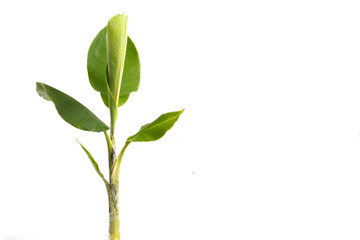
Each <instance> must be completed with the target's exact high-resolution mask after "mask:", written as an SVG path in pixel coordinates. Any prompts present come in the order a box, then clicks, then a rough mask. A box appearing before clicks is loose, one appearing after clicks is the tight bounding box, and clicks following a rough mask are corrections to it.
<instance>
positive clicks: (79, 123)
mask: <svg viewBox="0 0 360 240" xmlns="http://www.w3.org/2000/svg"><path fill="white" fill-rule="evenodd" d="M36 91H37V92H38V94H39V95H40V96H41V97H42V98H44V99H45V100H48V101H52V102H53V103H54V105H55V108H56V110H57V112H58V113H59V115H60V116H61V117H62V118H63V119H64V120H65V121H66V122H67V123H69V124H70V125H72V126H74V127H76V128H78V129H81V130H84V131H91V132H103V131H106V130H108V129H109V127H108V126H107V125H106V124H105V123H103V122H102V121H101V120H100V119H99V118H98V117H97V116H96V115H95V114H94V113H92V112H91V111H90V110H89V109H88V108H86V107H85V106H84V105H82V104H81V103H80V102H78V101H77V100H75V99H74V98H72V97H70V96H69V95H67V94H65V93H63V92H61V91H59V90H57V89H56V88H53V87H51V86H49V85H46V84H44V83H40V82H37V83H36Z"/></svg>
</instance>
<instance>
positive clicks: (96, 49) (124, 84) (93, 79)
mask: <svg viewBox="0 0 360 240" xmlns="http://www.w3.org/2000/svg"><path fill="white" fill-rule="evenodd" d="M106 33H107V27H104V28H103V29H102V30H101V31H100V32H99V33H98V34H97V35H96V37H95V38H94V40H93V42H92V43H91V45H90V48H89V52H88V58H87V69H88V76H89V81H90V84H91V86H92V87H93V88H94V89H95V90H96V91H98V92H100V94H101V98H102V99H103V101H104V104H105V105H106V106H107V107H109V103H108V94H107V80H106V66H107V50H106ZM139 84H140V58H139V54H138V51H137V49H136V47H135V44H134V43H133V41H132V40H131V39H130V38H129V37H128V39H127V45H126V56H125V65H124V72H123V76H122V81H121V88H120V97H119V102H118V107H120V106H122V105H123V104H125V103H126V101H127V99H128V98H129V95H130V93H132V92H136V91H137V90H138V89H139Z"/></svg>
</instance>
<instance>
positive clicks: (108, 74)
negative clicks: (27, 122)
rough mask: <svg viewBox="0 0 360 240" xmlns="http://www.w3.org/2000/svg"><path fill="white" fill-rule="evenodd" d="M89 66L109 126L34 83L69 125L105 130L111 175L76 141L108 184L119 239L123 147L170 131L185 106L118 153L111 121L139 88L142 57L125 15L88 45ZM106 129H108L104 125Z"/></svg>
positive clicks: (73, 102) (114, 239) (61, 95)
mask: <svg viewBox="0 0 360 240" xmlns="http://www.w3.org/2000/svg"><path fill="white" fill-rule="evenodd" d="M87 70H88V77H89V82H90V84H91V86H92V87H93V88H94V89H95V90H96V91H98V92H99V93H100V96H101V99H102V101H103V102H104V104H105V105H106V106H107V107H108V108H109V111H110V128H109V127H108V126H107V125H106V124H105V123H103V122H102V121H101V120H100V119H99V118H98V117H96V116H95V114H93V113H92V112H91V111H90V110H89V109H87V108H86V107H85V106H84V105H82V104H81V103H79V102H78V101H76V100H75V99H74V98H72V97H70V96H69V95H67V94H65V93H63V92H61V91H59V90H57V89H55V88H53V87H51V86H48V85H46V84H44V83H40V82H37V83H36V91H37V92H38V94H39V95H40V96H41V97H43V98H44V99H45V100H48V101H52V102H53V103H54V105H55V108H56V110H57V112H58V113H59V115H60V116H61V117H62V118H63V119H64V120H65V121H66V122H68V123H69V124H71V125H72V126H74V127H76V128H78V129H82V130H86V131H92V132H104V135H105V139H106V144H107V154H108V160H109V180H106V178H105V177H104V175H103V174H102V173H101V171H100V169H99V165H98V163H97V162H96V161H95V159H94V158H93V156H92V155H91V154H90V153H89V151H88V150H87V149H86V148H85V147H84V146H83V145H82V144H81V143H80V142H79V144H80V146H81V147H82V149H83V150H84V151H85V153H86V155H87V156H88V158H89V159H90V162H91V164H92V165H93V167H94V169H95V171H96V172H97V173H98V174H99V176H100V177H101V179H102V180H103V181H104V183H105V185H106V189H107V192H108V195H109V216H110V228H109V232H110V240H119V236H120V235H119V213H118V207H117V204H118V192H119V191H118V188H119V179H118V178H119V168H120V163H121V160H122V157H123V155H124V152H125V150H126V148H127V147H128V146H129V144H130V143H131V142H148V141H156V140H158V139H160V138H161V137H162V136H164V135H165V133H166V132H167V131H169V130H170V129H171V128H172V127H173V125H174V124H175V122H176V121H177V120H178V118H179V116H180V115H181V114H182V112H183V111H184V110H181V111H175V112H169V113H165V114H162V115H161V116H160V117H159V118H157V119H156V120H155V121H153V122H152V123H148V124H146V125H144V126H142V127H141V128H140V130H139V132H138V133H136V134H134V135H132V136H130V137H129V138H128V139H127V141H126V143H125V145H124V147H123V148H122V150H121V151H120V153H119V155H117V153H116V146H115V136H114V132H115V123H116V120H117V116H118V107H120V106H122V105H123V104H125V103H126V101H127V100H128V98H129V96H130V94H131V93H132V92H135V91H137V90H138V88H139V84H140V59H139V54H138V52H137V49H136V47H135V45H134V43H133V41H132V40H131V39H130V38H129V37H128V36H127V16H126V15H116V16H114V17H112V18H111V19H110V20H109V22H108V24H107V26H105V27H104V28H103V29H102V30H101V31H100V32H99V33H98V34H97V35H96V37H95V39H94V40H93V42H92V43H91V45H90V48H89V51H88V57H87ZM109 129H110V134H108V132H107V130H109Z"/></svg>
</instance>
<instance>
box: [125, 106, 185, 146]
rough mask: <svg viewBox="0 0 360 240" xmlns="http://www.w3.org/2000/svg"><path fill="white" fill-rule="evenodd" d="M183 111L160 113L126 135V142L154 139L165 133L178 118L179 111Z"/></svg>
mask: <svg viewBox="0 0 360 240" xmlns="http://www.w3.org/2000/svg"><path fill="white" fill-rule="evenodd" d="M183 111H184V109H183V110H181V111H177V112H169V113H165V114H163V115H161V116H160V117H159V118H157V119H156V120H155V121H153V122H152V123H148V124H146V125H144V126H142V127H141V128H140V130H139V132H138V133H136V134H135V135H132V136H130V137H128V139H127V141H128V142H148V141H156V140H158V139H160V138H161V137H162V136H164V135H165V133H166V132H167V131H169V130H170V129H171V128H172V126H174V124H175V122H176V121H177V120H178V118H179V116H180V115H181V113H182V112H183Z"/></svg>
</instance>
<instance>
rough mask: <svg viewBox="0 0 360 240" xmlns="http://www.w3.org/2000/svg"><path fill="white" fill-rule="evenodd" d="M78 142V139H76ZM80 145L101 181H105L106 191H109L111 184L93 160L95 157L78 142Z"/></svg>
mask: <svg viewBox="0 0 360 240" xmlns="http://www.w3.org/2000/svg"><path fill="white" fill-rule="evenodd" d="M76 140H77V139H76ZM77 141H78V143H79V144H80V146H81V148H82V149H83V150H84V152H85V153H86V155H87V156H88V158H89V159H90V162H91V163H92V165H93V167H94V169H95V171H96V172H97V173H98V174H99V176H100V177H101V179H102V180H103V181H104V183H105V186H106V189H107V190H108V188H109V183H108V181H106V179H105V177H104V175H103V174H102V173H101V171H100V169H99V165H98V163H97V162H96V161H95V159H94V158H93V156H92V155H91V154H90V153H89V151H88V150H87V149H86V148H85V147H84V146H83V145H82V144H81V143H80V142H79V140H77Z"/></svg>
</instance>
